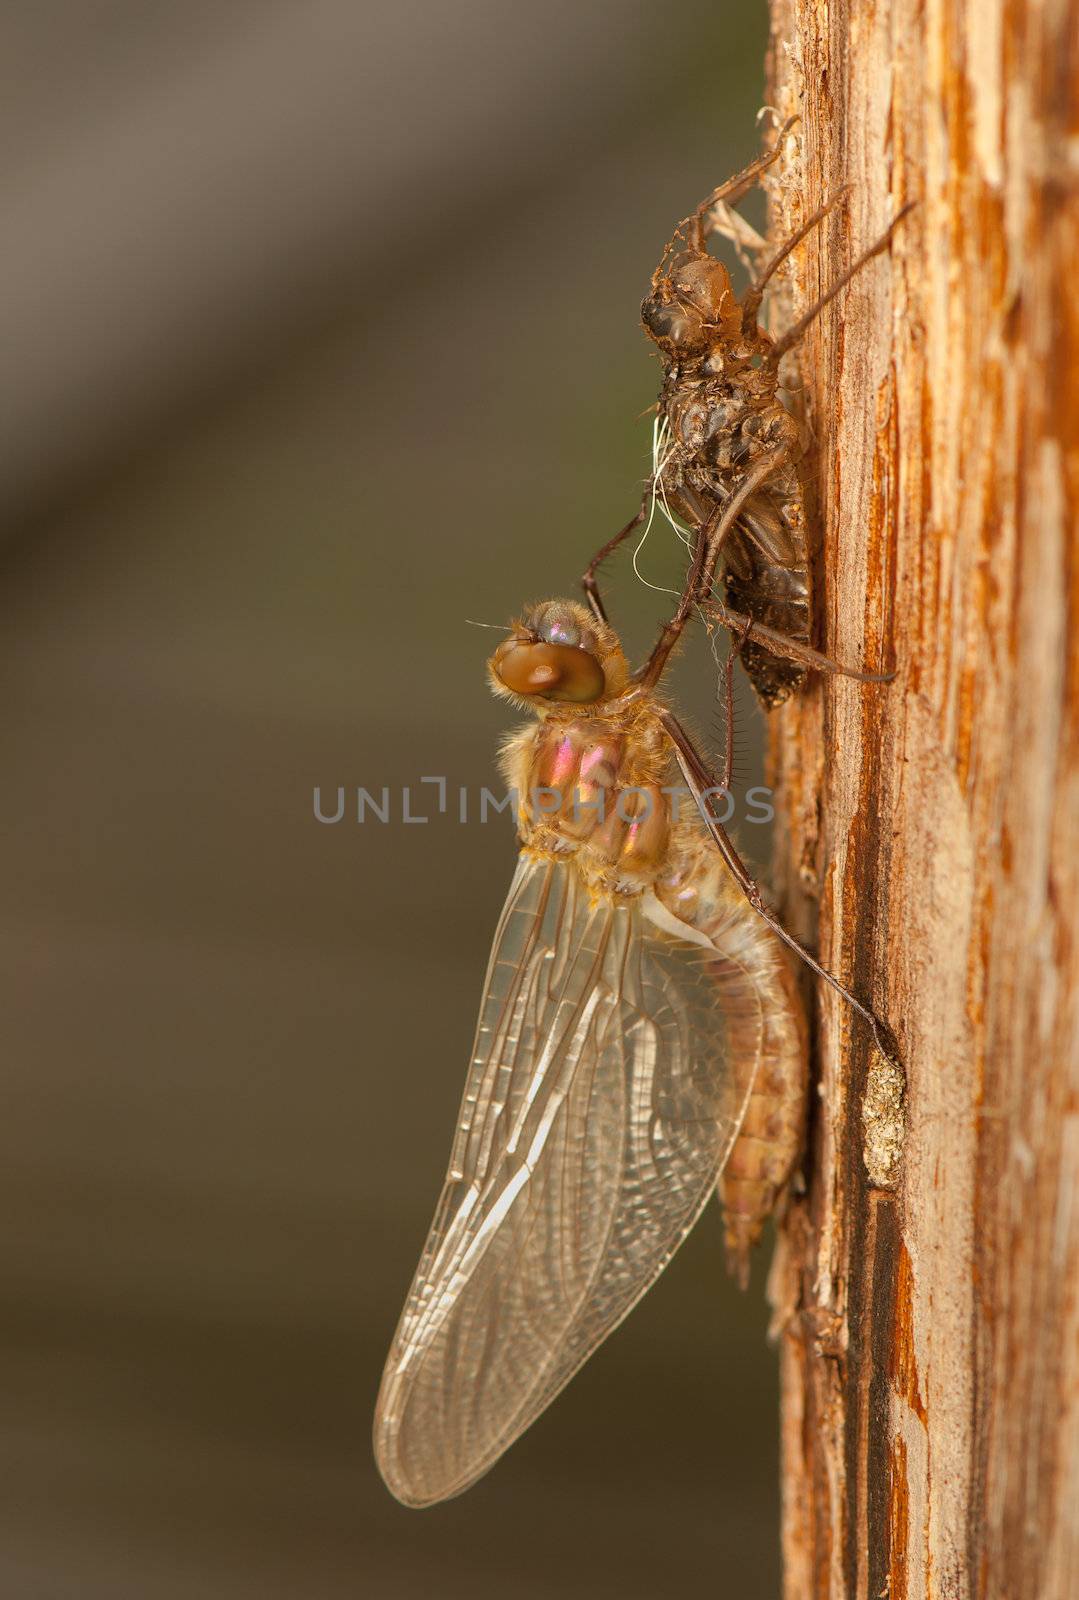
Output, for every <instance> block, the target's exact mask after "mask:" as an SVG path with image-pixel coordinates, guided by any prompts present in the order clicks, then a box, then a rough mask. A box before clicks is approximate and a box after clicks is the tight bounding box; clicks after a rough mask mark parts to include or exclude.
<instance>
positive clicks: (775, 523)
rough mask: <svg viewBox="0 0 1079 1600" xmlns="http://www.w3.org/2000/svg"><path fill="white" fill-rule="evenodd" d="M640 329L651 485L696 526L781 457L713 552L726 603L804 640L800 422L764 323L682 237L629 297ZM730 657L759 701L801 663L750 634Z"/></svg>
mask: <svg viewBox="0 0 1079 1600" xmlns="http://www.w3.org/2000/svg"><path fill="white" fill-rule="evenodd" d="M641 320H642V322H643V324H644V329H645V332H646V333H647V334H648V336H649V338H650V339H652V341H653V343H654V344H655V345H656V346H657V348H658V349H659V352H660V356H661V358H662V361H663V369H664V370H663V386H662V388H661V390H660V397H659V411H660V416H661V418H662V419H663V421H664V423H665V430H664V445H663V450H662V465H661V469H660V471H659V473H658V476H657V482H656V489H657V492H658V493H659V494H660V496H661V497H662V499H663V500H664V501H665V502H666V504H667V506H668V507H669V509H670V510H672V511H674V512H675V513H676V514H677V515H680V516H681V517H682V518H684V520H685V521H686V522H688V523H689V525H690V527H700V526H703V525H704V524H705V523H706V522H707V521H708V518H709V516H710V515H711V514H712V512H713V511H714V510H715V509H716V507H717V506H721V505H724V504H726V502H727V501H728V500H729V499H730V498H731V497H732V495H734V494H735V493H736V492H737V490H738V488H739V486H740V485H741V484H742V483H743V482H744V481H745V479H746V477H747V476H748V475H749V473H750V472H751V471H752V469H753V467H754V466H755V465H757V464H758V463H759V462H761V461H762V459H764V458H765V457H766V456H770V455H773V454H775V453H776V452H777V451H778V452H781V453H782V457H783V459H782V460H781V461H780V462H779V463H778V464H777V466H776V467H775V468H774V470H773V471H772V472H771V473H770V474H769V476H768V479H767V482H766V483H764V484H762V485H761V487H760V488H759V489H757V490H756V492H755V493H754V494H753V495H752V496H751V497H750V499H749V500H748V501H747V503H746V505H745V506H744V507H743V509H742V511H741V513H740V515H739V517H738V521H737V524H736V526H735V528H734V529H733V530H732V532H731V534H730V536H729V537H728V539H727V541H726V544H725V547H724V553H723V558H722V568H723V576H724V582H725V588H726V596H727V602H728V604H729V605H730V606H731V608H732V609H733V610H734V611H737V612H741V613H743V614H744V615H746V616H748V617H751V618H752V619H753V621H754V622H759V623H763V624H764V625H765V626H766V627H769V628H774V629H775V630H776V631H777V632H778V633H781V634H783V635H784V637H785V638H787V639H792V640H794V641H796V642H797V643H800V644H809V643H810V636H811V633H812V622H813V619H812V614H811V589H810V575H809V551H808V542H807V532H806V520H805V508H804V502H803V492H802V484H801V480H800V478H799V473H798V463H799V461H800V459H801V457H802V455H803V453H804V441H803V438H802V431H801V428H800V427H799V424H798V423H797V422H796V420H795V418H794V417H793V416H792V415H791V414H790V412H789V411H788V410H787V409H786V407H785V406H784V404H783V402H782V401H781V399H780V398H779V394H778V386H779V385H778V371H777V368H776V366H775V365H774V364H772V363H770V362H769V361H768V360H767V357H768V355H769V352H770V351H771V348H772V341H771V339H770V338H769V336H768V334H767V333H765V331H764V330H763V329H762V328H760V327H759V326H758V324H757V321H756V318H755V317H751V318H750V321H749V324H748V325H746V323H745V321H744V318H743V308H742V306H741V305H740V304H739V301H738V299H737V297H736V296H735V293H734V289H733V287H732V285H731V280H730V275H729V273H728V272H727V269H726V267H725V266H724V265H723V263H722V262H721V261H718V260H717V259H716V258H715V257H714V256H712V255H710V254H708V252H707V251H706V250H705V249H704V248H703V245H702V246H700V247H694V246H691V247H689V248H687V249H685V250H682V251H680V252H679V253H678V254H677V255H675V256H674V257H673V259H671V260H667V259H665V260H664V262H663V263H662V264H661V265H660V267H659V268H658V269H657V271H656V273H655V275H654V277H653V280H652V288H651V291H650V293H649V294H648V295H647V296H646V297H645V300H644V303H643V305H642V307H641ZM742 659H743V662H744V664H745V667H746V671H747V672H748V673H749V676H750V678H751V679H752V682H753V686H754V688H755V689H756V691H757V693H758V695H759V696H760V698H761V700H762V701H763V702H764V704H765V705H766V706H768V707H771V706H774V705H777V704H779V702H780V701H782V700H785V699H786V698H787V696H788V695H789V694H791V693H792V692H793V691H794V690H795V689H797V688H798V687H799V686H800V685H801V684H802V682H803V681H804V679H805V675H806V669H805V667H804V666H802V665H800V664H799V663H797V662H795V661H791V660H785V659H783V658H782V657H781V656H777V655H776V654H775V653H774V652H769V651H767V650H765V649H763V648H762V647H761V646H760V645H758V644H755V643H754V642H753V640H752V638H750V639H749V640H748V641H747V643H746V645H745V647H744V649H743V651H742Z"/></svg>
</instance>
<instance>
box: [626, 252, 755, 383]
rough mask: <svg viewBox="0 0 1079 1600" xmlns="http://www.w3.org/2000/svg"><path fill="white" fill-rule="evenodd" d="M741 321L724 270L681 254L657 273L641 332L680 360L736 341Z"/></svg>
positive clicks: (713, 260) (718, 263)
mask: <svg viewBox="0 0 1079 1600" xmlns="http://www.w3.org/2000/svg"><path fill="white" fill-rule="evenodd" d="M741 320H742V314H741V311H740V310H739V307H738V301H737V300H736V299H735V295H734V290H733V288H732V287H731V279H730V274H729V273H728V271H727V269H726V267H725V266H724V265H723V263H722V261H717V260H716V258H715V256H710V255H706V254H702V253H700V252H698V251H695V250H683V251H682V253H681V254H680V255H677V256H675V258H674V260H673V261H672V262H670V264H669V266H667V267H666V268H665V270H661V271H660V272H659V273H657V275H656V277H655V278H653V280H652V289H651V292H650V293H649V294H647V295H646V296H645V298H644V301H643V302H642V304H641V321H642V322H643V324H644V331H645V333H647V335H648V337H649V338H650V339H652V340H653V341H654V342H655V343H656V344H658V345H659V347H660V349H661V350H662V351H663V352H664V354H665V355H667V356H670V357H673V358H675V359H677V360H683V361H684V360H688V359H691V358H692V357H694V356H701V355H704V353H705V352H706V351H707V350H710V349H712V347H713V346H714V345H716V344H717V343H719V342H724V341H727V340H731V339H736V338H737V337H738V334H739V332H740V329H741Z"/></svg>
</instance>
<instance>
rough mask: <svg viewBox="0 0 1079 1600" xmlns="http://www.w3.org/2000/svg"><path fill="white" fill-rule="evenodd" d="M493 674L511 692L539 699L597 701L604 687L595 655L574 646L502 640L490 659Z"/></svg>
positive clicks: (580, 701)
mask: <svg viewBox="0 0 1079 1600" xmlns="http://www.w3.org/2000/svg"><path fill="white" fill-rule="evenodd" d="M491 666H492V667H493V669H494V672H495V676H496V677H497V678H498V679H499V680H500V681H501V682H502V683H504V684H505V686H506V688H507V689H512V690H513V693H514V694H520V695H528V696H535V697H536V698H538V699H541V700H576V701H577V702H579V703H588V702H589V701H593V700H599V699H601V698H602V696H603V692H604V689H605V688H606V679H605V678H604V675H603V668H602V667H601V666H600V664H599V662H598V661H597V660H596V658H595V656H594V655H592V654H590V652H589V651H587V650H579V649H578V648H577V647H576V646H575V645H567V644H548V643H547V642H546V641H545V640H543V641H540V642H539V643H531V644H530V643H528V642H527V641H525V640H523V639H506V640H505V641H504V642H503V643H502V644H500V645H499V647H498V649H497V650H496V651H495V653H494V655H493V656H492V658H491Z"/></svg>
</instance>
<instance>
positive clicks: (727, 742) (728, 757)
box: [723, 617, 751, 794]
mask: <svg viewBox="0 0 1079 1600" xmlns="http://www.w3.org/2000/svg"><path fill="white" fill-rule="evenodd" d="M750 626H751V622H750V618H749V617H747V618H746V625H745V627H744V628H743V629H742V632H741V634H740V635H739V636H738V637H737V638H736V637H735V636H734V634H733V633H732V634H731V643H730V649H729V650H728V651H727V659H726V661H724V663H723V712H724V717H725V719H726V733H725V735H724V739H723V788H724V790H725V791H726V793H728V794H729V793H730V788H731V783H732V781H733V779H734V663H735V662H736V661H737V659H738V657H739V656H740V655H741V653H742V646H743V645H744V644H745V642H746V640H747V639H748V638H749V629H750Z"/></svg>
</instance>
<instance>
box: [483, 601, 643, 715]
mask: <svg viewBox="0 0 1079 1600" xmlns="http://www.w3.org/2000/svg"><path fill="white" fill-rule="evenodd" d="M487 670H488V676H489V677H490V680H491V687H492V688H493V689H494V691H495V693H496V694H499V695H502V696H503V697H504V698H505V699H508V700H516V701H518V702H523V703H525V704H527V705H530V706H532V707H533V708H534V709H536V710H540V709H542V707H543V705H544V704H545V703H547V702H558V701H570V702H574V703H576V704H578V705H590V704H593V703H594V702H595V701H597V700H604V699H606V698H608V697H609V696H610V695H614V694H618V693H619V691H620V690H621V689H623V688H624V687H625V684H626V680H627V678H628V676H629V668H628V666H627V664H626V658H625V656H624V655H623V654H622V647H621V645H620V644H619V642H618V639H617V636H616V635H615V633H614V632H613V630H612V629H611V628H609V627H608V626H607V625H606V623H603V622H600V621H598V620H597V619H596V618H595V617H593V615H592V614H591V612H590V611H588V610H587V608H586V607H585V606H582V605H578V603H577V602H576V601H575V600H544V601H543V602H542V604H540V605H535V606H529V607H528V608H527V609H526V610H525V611H524V613H523V614H522V615H521V617H520V618H518V620H517V621H516V622H514V623H512V624H511V627H510V635H509V638H508V639H504V640H503V641H502V643H501V644H500V645H499V647H498V649H497V650H496V651H495V653H494V655H493V656H492V657H491V659H490V661H489V662H488V663H487Z"/></svg>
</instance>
